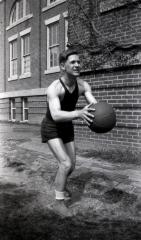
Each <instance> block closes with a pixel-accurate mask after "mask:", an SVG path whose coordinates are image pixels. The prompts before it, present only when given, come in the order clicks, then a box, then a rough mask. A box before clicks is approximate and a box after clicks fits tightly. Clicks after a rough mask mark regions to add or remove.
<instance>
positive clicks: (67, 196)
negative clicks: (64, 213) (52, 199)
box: [64, 189, 71, 201]
mask: <svg viewBox="0 0 141 240" xmlns="http://www.w3.org/2000/svg"><path fill="white" fill-rule="evenodd" d="M64 195H65V198H64V200H66V201H67V200H70V199H71V193H70V191H69V190H68V189H67V190H65V194H64Z"/></svg>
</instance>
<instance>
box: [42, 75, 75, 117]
mask: <svg viewBox="0 0 141 240" xmlns="http://www.w3.org/2000/svg"><path fill="white" fill-rule="evenodd" d="M59 80H60V82H61V84H62V86H63V87H64V89H65V93H64V98H63V99H62V100H60V104H61V110H63V111H73V110H74V109H75V106H76V103H77V100H78V84H77V81H76V84H75V89H74V90H73V92H72V93H70V92H69V91H68V89H67V87H66V86H65V84H64V82H63V81H62V80H61V79H59ZM46 118H47V119H48V120H49V121H54V120H53V119H52V116H51V113H50V109H49V104H48V103H47V113H46Z"/></svg>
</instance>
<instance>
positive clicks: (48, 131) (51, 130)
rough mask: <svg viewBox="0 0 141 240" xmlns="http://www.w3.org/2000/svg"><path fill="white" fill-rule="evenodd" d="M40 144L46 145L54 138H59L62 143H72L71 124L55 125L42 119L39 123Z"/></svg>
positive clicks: (72, 131)
mask: <svg viewBox="0 0 141 240" xmlns="http://www.w3.org/2000/svg"><path fill="white" fill-rule="evenodd" d="M41 138H42V142H43V143H46V142H48V141H49V140H51V139H54V138H61V139H62V141H63V142H64V143H68V142H72V141H74V127H73V124H72V122H63V123H62V122H61V123H55V122H53V121H50V120H48V119H47V118H44V119H43V121H42V123H41Z"/></svg>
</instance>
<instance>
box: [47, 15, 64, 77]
mask: <svg viewBox="0 0 141 240" xmlns="http://www.w3.org/2000/svg"><path fill="white" fill-rule="evenodd" d="M59 20H60V14H59V15H57V16H55V17H53V18H50V19H47V20H45V25H46V26H47V69H46V70H45V72H44V73H45V74H49V73H55V72H60V67H59V66H56V67H50V54H48V53H49V51H50V50H49V26H50V24H53V23H56V22H59Z"/></svg>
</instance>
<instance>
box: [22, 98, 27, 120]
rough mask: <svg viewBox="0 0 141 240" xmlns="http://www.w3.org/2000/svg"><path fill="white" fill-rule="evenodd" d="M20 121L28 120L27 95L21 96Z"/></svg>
mask: <svg viewBox="0 0 141 240" xmlns="http://www.w3.org/2000/svg"><path fill="white" fill-rule="evenodd" d="M22 121H23V122H27V121H28V99H27V97H24V98H22Z"/></svg>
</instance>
